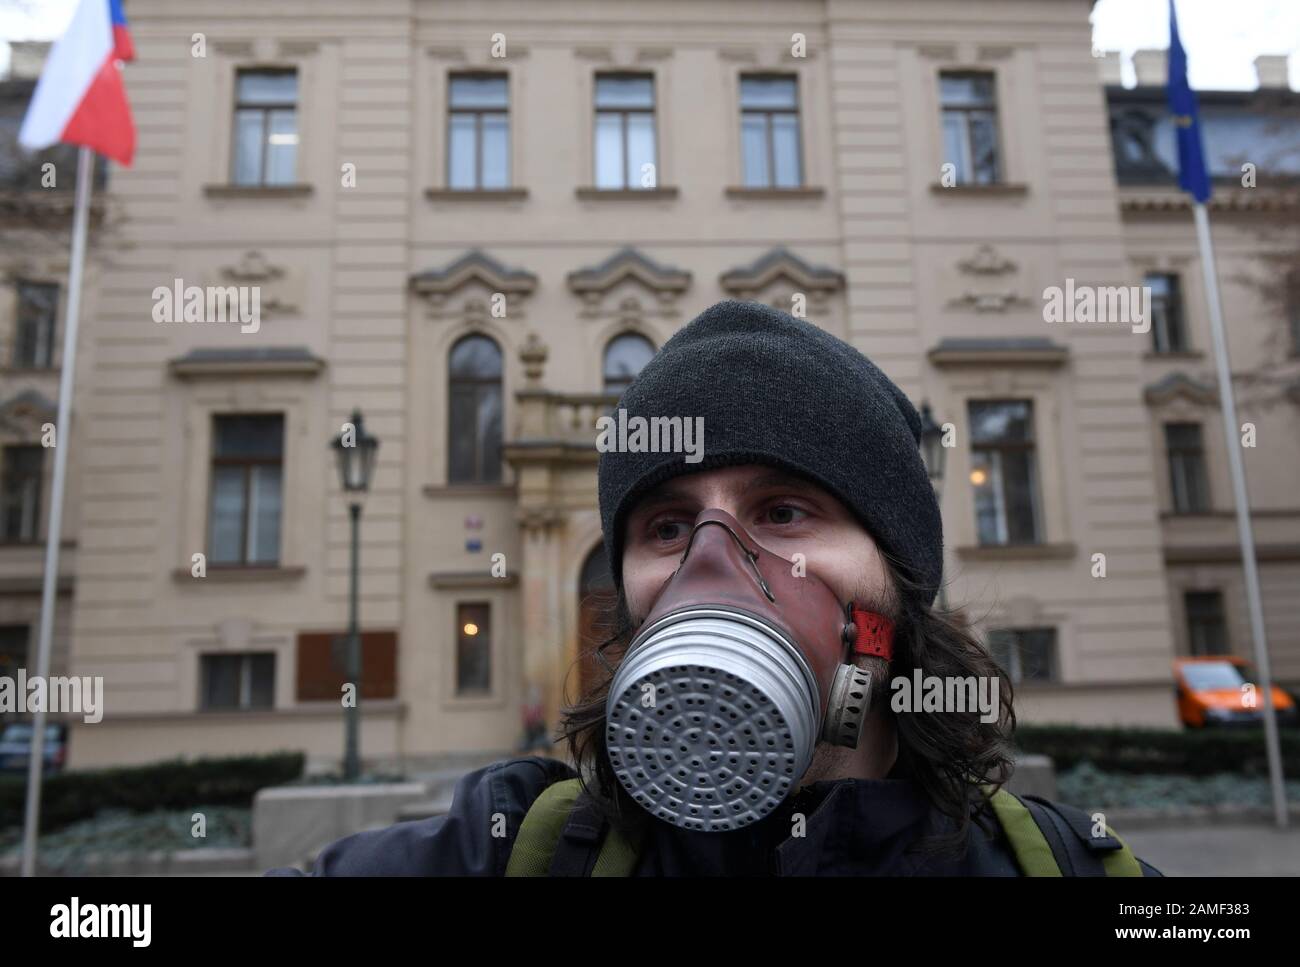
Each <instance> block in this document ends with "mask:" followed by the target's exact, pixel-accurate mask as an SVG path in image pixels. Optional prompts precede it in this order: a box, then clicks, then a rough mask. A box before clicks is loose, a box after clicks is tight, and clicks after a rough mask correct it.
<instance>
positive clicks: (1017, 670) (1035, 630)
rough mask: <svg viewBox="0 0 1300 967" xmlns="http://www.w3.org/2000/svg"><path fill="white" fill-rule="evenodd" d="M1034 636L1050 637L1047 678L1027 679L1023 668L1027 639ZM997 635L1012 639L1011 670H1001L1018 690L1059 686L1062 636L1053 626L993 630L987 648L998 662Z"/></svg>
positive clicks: (989, 635) (988, 637) (990, 631)
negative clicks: (1028, 687) (1023, 654)
mask: <svg viewBox="0 0 1300 967" xmlns="http://www.w3.org/2000/svg"><path fill="white" fill-rule="evenodd" d="M1032 634H1046V635H1047V636H1048V657H1047V676H1046V677H1045V678H1028V679H1027V678H1025V677H1024V669H1023V667H1022V664H1023V663H1022V660H1021V659H1022V654H1021V653H1022V652H1023V651H1024V650H1025V647H1026V638H1027V636H1028V635H1032ZM995 635H1007V636H1009V637H1010V639H1011V648H1010V652H1009V657H1010V659H1011V660H1010V662H1009V665H1010V666H1011V667H1009V668H1003V666H1002V665H1000V664H999V665H998V667H999V668H1001V669H1002V671H1003V672H1004V673H1005V674H1006V676H1007V678H1008V679H1010V680H1011V684H1012V685H1014V686H1016V687H1017V688H1019V687H1021V686H1023V685H1028V686H1030V687H1031V688H1032V687H1034V686H1037V685H1058V684H1060V682H1061V635H1060V632H1059V631H1058V630H1057V628H1056V627H1055V626H1053V625H1036V626H1034V627H1031V628H992V629H990V630H989V633H988V635H987V638H986V647H987V648H988V652H989V656H990V657H992V658H993V660H994V662H995V663H996V662H997V655H996V653H995V651H994V645H993V639H994V636H995Z"/></svg>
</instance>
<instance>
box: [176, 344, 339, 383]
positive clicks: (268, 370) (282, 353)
mask: <svg viewBox="0 0 1300 967" xmlns="http://www.w3.org/2000/svg"><path fill="white" fill-rule="evenodd" d="M167 368H168V369H169V370H170V371H171V374H172V375H173V376H175V377H176V378H177V379H187V380H188V379H200V378H202V377H214V378H217V379H225V378H229V377H231V376H296V377H301V378H306V379H311V378H313V377H315V376H316V375H317V374H319V373H320V372H321V370H323V369H324V368H325V360H323V359H321V358H320V357H318V356H314V355H312V353H311V351H310V350H308V349H307V348H306V347H305V346H261V347H257V348H250V349H192V350H190V352H188V353H186V354H185V355H184V356H181V357H179V358H177V359H173V360H171V361H170V362H169V363H168V364H167Z"/></svg>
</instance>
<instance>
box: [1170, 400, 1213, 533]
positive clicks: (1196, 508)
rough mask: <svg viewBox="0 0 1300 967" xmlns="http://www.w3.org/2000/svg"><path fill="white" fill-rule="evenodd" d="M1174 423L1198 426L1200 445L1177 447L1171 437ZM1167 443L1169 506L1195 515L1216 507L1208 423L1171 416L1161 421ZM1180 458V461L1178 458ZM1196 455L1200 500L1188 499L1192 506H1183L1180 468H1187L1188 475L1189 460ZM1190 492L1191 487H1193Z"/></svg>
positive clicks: (1196, 482)
mask: <svg viewBox="0 0 1300 967" xmlns="http://www.w3.org/2000/svg"><path fill="white" fill-rule="evenodd" d="M1173 427H1194V428H1195V429H1196V441H1197V442H1196V445H1195V446H1183V445H1179V446H1177V447H1174V446H1172V445H1171V442H1170V439H1169V431H1170V429H1171V428H1173ZM1161 429H1162V431H1163V435H1164V444H1165V467H1166V470H1167V472H1168V474H1169V506H1170V509H1171V510H1172V511H1173V513H1175V514H1177V515H1180V516H1183V515H1195V514H1206V513H1209V512H1210V511H1211V510H1212V509H1213V507H1214V498H1213V494H1212V492H1211V490H1210V472H1209V464H1208V461H1207V460H1206V452H1205V427H1204V425H1203V424H1202V423H1199V422H1196V421H1192V420H1168V421H1166V422H1164V423H1162V424H1161ZM1176 458H1177V461H1178V462H1177V463H1176V462H1175V461H1176ZM1188 459H1193V460H1194V461H1195V463H1194V465H1193V467H1192V472H1193V474H1194V476H1195V480H1194V481H1192V487H1191V491H1195V496H1197V497H1199V498H1200V499H1199V500H1191V501H1189V502H1187V503H1188V504H1190V505H1189V506H1182V505H1181V504H1182V503H1184V502H1180V500H1179V494H1180V492H1181V490H1180V486H1179V483H1180V476H1179V473H1178V472H1177V469H1176V468H1178V469H1183V470H1184V478H1185V476H1186V471H1185V461H1187V460H1188ZM1182 483H1183V485H1184V488H1183V489H1186V485H1187V480H1186V479H1183V480H1182ZM1189 492H1190V491H1189Z"/></svg>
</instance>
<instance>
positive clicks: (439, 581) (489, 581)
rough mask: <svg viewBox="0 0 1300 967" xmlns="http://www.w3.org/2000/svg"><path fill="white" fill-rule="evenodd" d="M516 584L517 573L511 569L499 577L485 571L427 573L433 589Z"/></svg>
mask: <svg viewBox="0 0 1300 967" xmlns="http://www.w3.org/2000/svg"><path fill="white" fill-rule="evenodd" d="M518 584H519V575H518V574H517V573H515V572H513V571H511V572H509V573H507V574H506V575H505V576H504V577H499V578H497V577H493V576H492V575H491V574H490V573H489V572H487V571H435V572H434V573H432V574H430V575H429V587H431V588H433V589H434V590H435V591H467V590H475V591H495V590H496V589H498V588H513V587H517V586H518Z"/></svg>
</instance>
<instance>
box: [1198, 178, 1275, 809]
mask: <svg viewBox="0 0 1300 967" xmlns="http://www.w3.org/2000/svg"><path fill="white" fill-rule="evenodd" d="M1192 210H1193V211H1194V212H1195V214H1196V238H1197V241H1198V242H1199V243H1200V247H1201V271H1202V273H1203V274H1204V276H1205V296H1206V299H1207V301H1208V302H1209V306H1210V335H1211V337H1212V338H1213V341H1214V365H1215V369H1216V370H1217V371H1218V377H1219V405H1220V408H1221V410H1222V412H1223V432H1224V436H1225V439H1226V441H1227V444H1228V467H1229V469H1230V471H1231V473H1232V496H1233V503H1234V504H1236V508H1237V534H1238V537H1239V539H1240V541H1241V563H1242V567H1243V569H1244V570H1245V577H1246V602H1247V605H1248V607H1249V609H1250V631H1251V637H1253V638H1254V639H1255V664H1256V667H1257V668H1258V670H1259V680H1260V686H1261V687H1262V688H1263V689H1264V744H1265V746H1266V747H1267V750H1268V774H1269V779H1270V781H1271V784H1272V787H1273V815H1274V818H1275V820H1276V822H1277V826H1278V828H1279V829H1284V828H1285V827H1286V825H1287V819H1288V816H1287V805H1286V789H1285V787H1284V786H1283V784H1282V752H1281V749H1280V747H1279V745H1278V733H1277V715H1276V710H1275V709H1274V707H1273V674H1272V672H1271V671H1270V669H1269V664H1268V642H1267V641H1266V639H1265V637H1264V605H1263V601H1262V599H1261V597H1260V593H1259V571H1258V569H1257V568H1256V565H1255V536H1254V533H1253V532H1252V531H1251V527H1250V504H1249V502H1248V500H1249V498H1248V497H1247V495H1246V469H1245V463H1244V461H1243V460H1242V456H1241V439H1240V438H1239V437H1238V436H1237V434H1238V433H1240V432H1241V428H1240V426H1239V425H1238V424H1237V403H1236V394H1235V393H1234V391H1233V388H1232V375H1231V368H1230V367H1229V365H1228V342H1227V338H1226V337H1225V335H1224V328H1223V304H1222V303H1221V302H1220V301H1219V281H1218V271H1217V270H1216V268H1215V265H1214V246H1213V244H1212V243H1211V241H1210V216H1209V214H1208V213H1207V212H1206V210H1205V203H1204V202H1199V201H1198V202H1195V203H1194V204H1193V206H1192Z"/></svg>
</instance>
